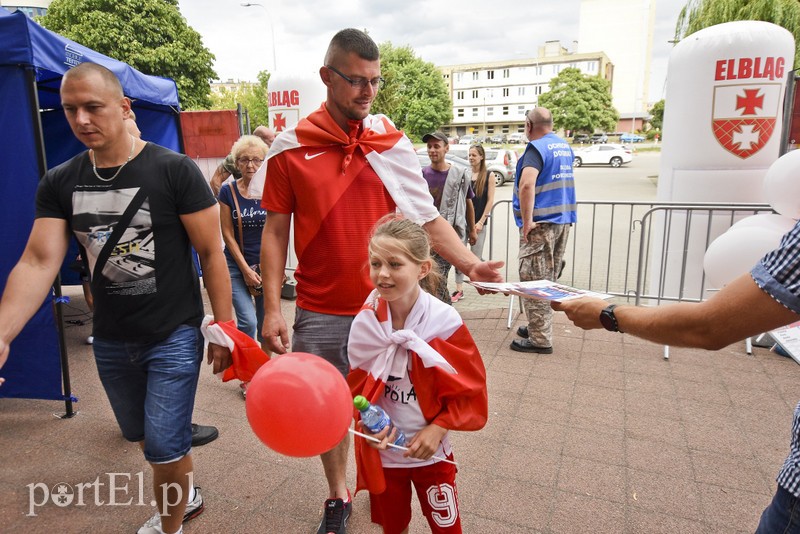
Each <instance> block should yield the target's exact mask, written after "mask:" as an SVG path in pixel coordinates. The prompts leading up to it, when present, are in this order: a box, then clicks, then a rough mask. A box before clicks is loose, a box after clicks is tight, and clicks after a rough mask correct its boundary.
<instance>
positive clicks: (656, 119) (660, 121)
mask: <svg viewBox="0 0 800 534" xmlns="http://www.w3.org/2000/svg"><path fill="white" fill-rule="evenodd" d="M650 115H652V116H653V118H652V119H650V125H651V126H652V127H653V128H656V129H658V130H660V129H661V128H663V127H664V99H663V98H662V99H661V100H659V101H658V102H656V103H655V104H653V107H652V108H650Z"/></svg>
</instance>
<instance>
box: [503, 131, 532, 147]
mask: <svg viewBox="0 0 800 534" xmlns="http://www.w3.org/2000/svg"><path fill="white" fill-rule="evenodd" d="M508 142H509V143H511V144H512V145H516V144H525V143H527V142H528V138H527V137H525V134H524V133H512V134H511V135H509V136H508Z"/></svg>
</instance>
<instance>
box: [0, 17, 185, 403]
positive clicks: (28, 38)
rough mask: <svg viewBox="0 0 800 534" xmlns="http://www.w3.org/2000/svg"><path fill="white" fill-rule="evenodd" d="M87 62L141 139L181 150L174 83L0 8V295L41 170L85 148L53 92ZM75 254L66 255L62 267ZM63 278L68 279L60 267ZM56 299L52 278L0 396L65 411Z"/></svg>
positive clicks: (65, 376) (30, 214) (29, 217)
mask: <svg viewBox="0 0 800 534" xmlns="http://www.w3.org/2000/svg"><path fill="white" fill-rule="evenodd" d="M86 61H90V62H93V63H99V64H101V65H103V66H105V67H107V68H109V69H110V70H111V71H112V72H114V74H116V75H117V77H118V78H119V80H120V82H121V83H122V88H123V91H124V92H125V95H126V96H127V97H129V98H130V99H131V100H132V101H133V109H134V110H135V111H136V120H137V123H138V124H139V127H140V129H141V130H142V132H144V135H143V137H144V138H145V139H146V140H148V141H152V142H154V143H157V144H159V145H162V146H165V147H167V148H170V149H172V150H175V151H177V152H182V146H181V143H182V141H181V135H180V120H179V111H180V110H179V102H178V91H177V87H176V86H175V82H174V81H172V80H170V79H167V78H159V77H155V76H147V75H144V74H142V73H141V72H138V71H137V70H135V69H133V68H132V67H130V66H129V65H127V64H126V63H123V62H120V61H117V60H114V59H111V58H109V57H106V56H104V55H102V54H99V53H97V52H95V51H93V50H90V49H88V48H86V47H84V46H81V45H79V44H77V43H75V42H74V41H70V40H69V39H66V38H64V37H62V36H60V35H58V34H55V33H53V32H51V31H48V30H45V29H44V28H42V27H41V26H39V25H38V24H36V23H35V22H33V21H32V20H31V19H29V18H28V17H26V16H25V15H24V14H23V13H21V12H16V13H13V14H12V13H9V12H8V11H7V10H5V9H3V8H0V101H1V102H2V103H3V104H2V106H0V147H2V148H1V149H2V151H3V154H2V157H0V245H1V246H2V250H3V253H2V254H0V293H2V291H3V290H4V288H5V285H6V281H7V279H8V275H9V273H10V272H11V269H12V268H13V267H14V265H15V264H16V263H17V261H18V260H19V257H20V256H21V255H22V251H23V249H24V248H25V243H26V242H27V239H28V234H29V233H30V230H31V227H32V225H33V218H34V207H35V206H34V199H35V193H36V187H37V184H38V182H39V179H40V178H41V177H42V176H43V175H44V173H45V171H46V170H47V169H48V168H51V167H54V166H56V165H58V164H60V163H62V162H64V161H66V160H67V159H69V158H71V157H72V156H74V155H75V154H77V153H79V152H81V151H82V150H84V149H85V147H84V146H83V145H82V144H81V143H80V142H79V141H78V140H77V139H76V138H75V137H74V136H73V135H72V131H71V130H70V127H69V124H68V123H67V121H66V118H65V117H64V112H63V111H62V109H61V102H60V98H59V93H58V91H59V87H60V86H61V77H62V76H63V74H64V72H66V71H67V70H68V69H69V68H71V67H73V66H75V65H77V64H79V63H83V62H86ZM76 253H77V252H76V250H72V251H71V252H70V253H68V255H67V258H66V260H65V264H69V263H71V262H72V261H73V260H74V259H75V256H76ZM62 276H64V277H67V276H68V274H67V271H65V270H64V269H62ZM69 276H73V275H69ZM75 283H77V278H75ZM60 300H61V280H60V279H59V280H56V282H55V284H54V287H53V291H52V292H51V294H50V295H48V297H47V299H45V302H44V303H42V306H41V307H40V308H39V310H38V312H37V313H36V314H35V316H34V317H33V318H32V319H31V320H30V321H29V322H28V324H27V325H26V326H25V328H24V329H23V331H22V332H21V333H20V335H19V336H18V337H17V338H16V339H15V340H14V342H13V343H12V345H11V355H10V357H9V359H8V361H7V363H6V365H5V366H4V367H3V370H2V374H3V376H5V377H6V378H7V381H6V383H5V384H4V385H3V386H2V387H0V397H14V398H34V399H51V400H64V401H65V402H66V406H67V415H68V416H69V415H72V413H73V411H72V401H74V400H75V399H74V397H73V396H72V393H71V391H70V385H69V367H68V360H67V354H66V349H65V344H64V336H63V329H62V328H63V326H62V319H61V306H60Z"/></svg>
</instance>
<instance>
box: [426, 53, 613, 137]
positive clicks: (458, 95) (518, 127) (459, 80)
mask: <svg viewBox="0 0 800 534" xmlns="http://www.w3.org/2000/svg"><path fill="white" fill-rule="evenodd" d="M568 67H573V68H577V69H580V70H581V71H582V72H584V73H586V74H589V75H593V76H602V77H603V78H605V79H607V80H609V81H611V82H612V86H613V75H614V66H613V65H612V63H611V61H610V60H609V58H608V56H606V55H605V53H603V52H591V53H574V52H571V51H569V50H568V49H567V48H565V47H564V46H562V45H561V43H560V42H559V41H548V42H547V43H545V44H544V46H541V47H539V50H538V54H537V56H536V57H535V58H531V59H511V60H505V61H492V62H486V63H470V64H463V65H448V66H443V67H439V70H440V71H441V72H442V76H443V77H444V80H445V82H446V83H447V85H448V88H449V90H450V98H451V100H452V102H453V120H452V122H451V123H450V124H448V125H445V126H444V127H443V128H442V129H443V130H444V132H445V133H447V134H448V135H450V136H458V137H460V136H462V135H465V134H475V135H478V136H481V137H483V136H492V135H498V134H504V135H508V134H512V133H523V132H524V131H525V111H526V110H528V109H531V108H533V107H535V106H537V105H538V104H539V96H541V95H542V94H543V93H545V92H547V91H548V90H549V88H550V87H549V83H550V80H551V79H552V78H553V77H555V76H556V75H558V73H559V72H561V70H562V69H565V68H568Z"/></svg>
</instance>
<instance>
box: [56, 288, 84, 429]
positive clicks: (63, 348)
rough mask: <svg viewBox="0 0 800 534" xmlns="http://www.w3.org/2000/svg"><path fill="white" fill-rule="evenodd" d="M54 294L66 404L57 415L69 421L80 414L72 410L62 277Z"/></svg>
mask: <svg viewBox="0 0 800 534" xmlns="http://www.w3.org/2000/svg"><path fill="white" fill-rule="evenodd" d="M53 292H54V293H55V297H56V298H55V300H54V301H53V309H54V310H55V314H56V324H57V325H59V328H58V347H59V349H60V351H59V352H60V353H61V380H62V383H63V384H64V404H65V410H66V412H65V413H63V414H61V415H57V416H56V417H58V418H60V419H69V418H70V417H74V416H75V415H77V413H78V412H76V411H74V410H73V409H72V385H71V384H70V380H69V358H67V340H66V339H65V337H64V328H63V324H64V313H63V310H62V306H63V304H62V302H63V294H62V293H61V275H60V274H59V275H58V276H57V277H56V281H55V283H54V284H53Z"/></svg>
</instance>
